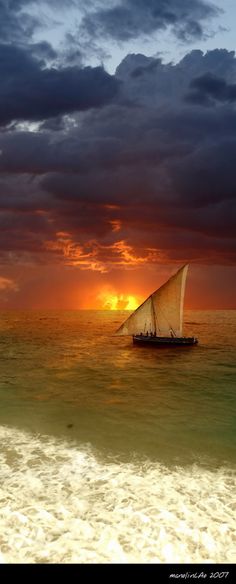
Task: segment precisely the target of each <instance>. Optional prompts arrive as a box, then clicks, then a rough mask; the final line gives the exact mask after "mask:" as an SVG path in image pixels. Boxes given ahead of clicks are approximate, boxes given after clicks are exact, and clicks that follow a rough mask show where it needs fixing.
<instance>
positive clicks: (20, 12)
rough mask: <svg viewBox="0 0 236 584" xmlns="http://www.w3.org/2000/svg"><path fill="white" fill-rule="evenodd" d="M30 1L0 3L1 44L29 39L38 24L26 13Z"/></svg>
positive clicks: (3, 1) (14, 0)
mask: <svg viewBox="0 0 236 584" xmlns="http://www.w3.org/2000/svg"><path fill="white" fill-rule="evenodd" d="M31 4H32V0H13V1H11V2H9V1H8V0H1V1H0V38H1V41H2V42H14V41H21V40H22V38H24V39H26V38H31V37H32V34H33V32H34V30H35V29H36V28H37V26H38V24H39V22H38V19H37V18H35V16H33V15H31V14H29V13H28V11H27V9H28V8H29V7H30V6H31ZM25 9H26V10H25Z"/></svg>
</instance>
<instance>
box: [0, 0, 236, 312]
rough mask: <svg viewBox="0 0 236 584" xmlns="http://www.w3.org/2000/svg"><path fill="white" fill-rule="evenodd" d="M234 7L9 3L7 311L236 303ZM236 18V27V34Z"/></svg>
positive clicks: (3, 85) (198, 2)
mask: <svg viewBox="0 0 236 584" xmlns="http://www.w3.org/2000/svg"><path fill="white" fill-rule="evenodd" d="M235 22H236V3H235V1H234V0H217V1H215V2H214V1H213V2H208V0H205V1H203V0H191V1H190V0H87V1H86V2H84V1H82V0H37V2H36V1H34V0H0V43H1V48H0V71H1V76H0V81H1V82H0V126H1V127H0V173H1V174H0V224H1V231H0V250H1V255H0V308H1V309H8V308H15V309H18V308H19V309H26V308H36V309H47V308H50V309H51V308H53V309H54V308H55V309H61V308H65V309H70V308H72V309H77V308H130V309H133V308H135V306H136V303H137V302H138V303H139V302H141V301H143V300H144V298H145V297H146V296H147V295H149V294H150V293H151V292H152V291H153V290H155V289H156V288H157V287H158V286H160V285H161V284H162V283H163V282H164V281H165V279H167V278H168V277H169V276H170V275H172V274H173V273H174V272H175V271H177V269H178V268H179V267H181V265H183V264H185V263H187V262H189V263H190V272H189V280H188V287H187V295H186V305H187V307H189V308H200V309H204V308H212V309H215V308H236V294H235V289H236V269H235V264H236V243H235V231H236V230H235V224H236V217H235V209H236V205H235V195H236V57H235V54H234V39H235ZM233 27H234V29H233Z"/></svg>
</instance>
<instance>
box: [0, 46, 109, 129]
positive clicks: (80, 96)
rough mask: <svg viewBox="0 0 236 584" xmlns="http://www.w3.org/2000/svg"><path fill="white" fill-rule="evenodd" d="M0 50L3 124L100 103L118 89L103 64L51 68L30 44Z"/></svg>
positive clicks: (83, 108) (45, 116)
mask: <svg viewBox="0 0 236 584" xmlns="http://www.w3.org/2000/svg"><path fill="white" fill-rule="evenodd" d="M40 47H41V49H42V44H40ZM38 48H39V45H37V49H38ZM44 49H45V50H46V52H47V54H48V53H49V52H50V46H48V45H46V47H45V45H44ZM0 54H1V59H0V75H1V87H0V112H1V113H0V125H6V124H9V122H11V121H13V120H28V121H34V120H46V119H50V118H52V117H58V116H59V115H63V114H67V113H70V112H75V111H84V110H87V109H89V108H97V107H101V106H103V105H104V104H106V103H108V102H109V101H111V100H112V99H113V98H114V96H115V95H116V94H117V92H118V87H119V82H118V81H117V80H116V79H114V77H112V76H111V75H109V74H108V73H107V72H106V71H105V70H104V69H103V68H102V67H94V68H92V67H83V68H81V67H77V66H74V67H64V68H63V67H60V68H59V67H58V68H56V67H51V68H48V67H45V62H44V61H42V60H41V61H40V60H38V58H36V57H35V56H34V54H32V48H31V47H28V48H26V47H25V48H23V47H19V46H13V45H6V44H4V45H1V46H0Z"/></svg>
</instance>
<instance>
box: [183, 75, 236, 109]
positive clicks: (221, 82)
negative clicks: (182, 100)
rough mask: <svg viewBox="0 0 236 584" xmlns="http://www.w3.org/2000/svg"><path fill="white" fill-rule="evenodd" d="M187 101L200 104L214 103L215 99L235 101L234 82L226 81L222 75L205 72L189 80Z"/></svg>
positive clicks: (235, 89)
mask: <svg viewBox="0 0 236 584" xmlns="http://www.w3.org/2000/svg"><path fill="white" fill-rule="evenodd" d="M186 99H187V101H189V102H193V103H199V104H200V105H207V106H209V105H215V102H216V101H220V102H234V101H236V83H227V81H226V80H225V79H224V78H222V77H217V76H216V75H212V73H205V74H204V75H202V76H201V77H197V78H195V79H193V80H192V81H191V84H190V92H189V94H188V95H187V96H186Z"/></svg>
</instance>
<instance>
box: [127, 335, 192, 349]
mask: <svg viewBox="0 0 236 584" xmlns="http://www.w3.org/2000/svg"><path fill="white" fill-rule="evenodd" d="M133 342H134V344H135V345H143V346H144V345H145V346H152V347H175V346H181V347H186V346H191V345H197V343H198V340H197V339H196V338H195V337H154V336H153V337H152V336H145V335H134V336H133Z"/></svg>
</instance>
